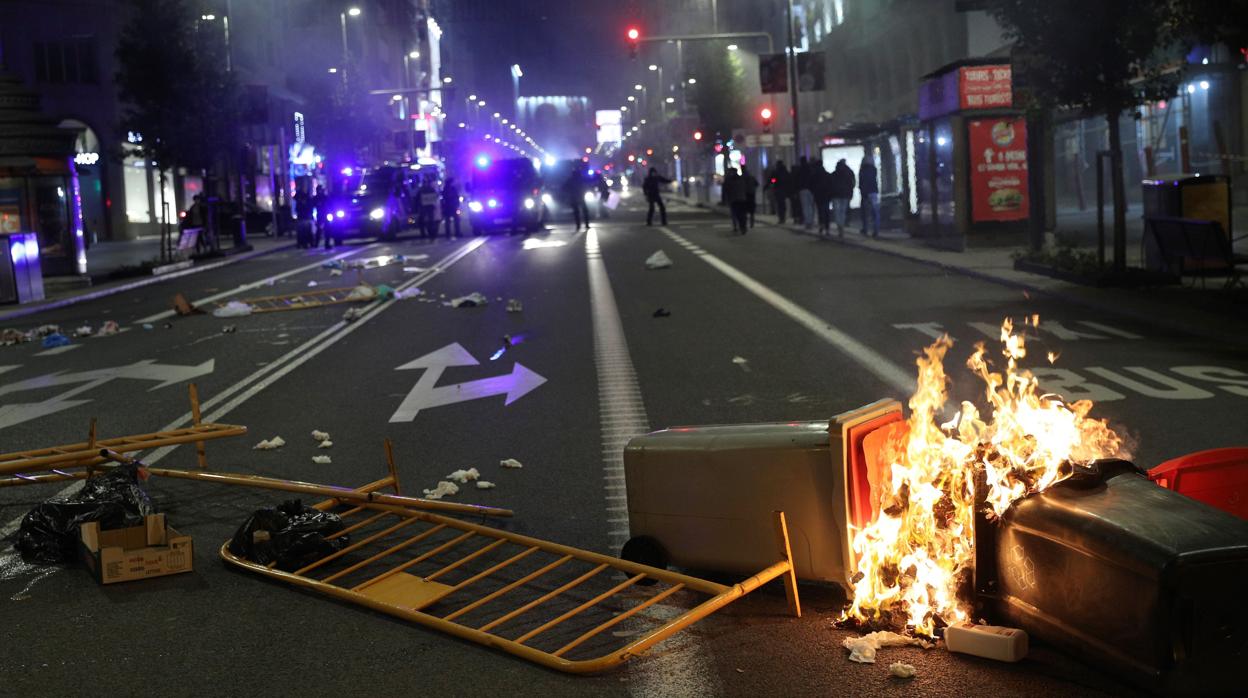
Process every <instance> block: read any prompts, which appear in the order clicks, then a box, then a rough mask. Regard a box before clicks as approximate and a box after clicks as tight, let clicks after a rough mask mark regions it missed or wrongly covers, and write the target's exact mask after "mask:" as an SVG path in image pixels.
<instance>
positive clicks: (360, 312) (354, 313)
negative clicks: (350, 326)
mask: <svg viewBox="0 0 1248 698" xmlns="http://www.w3.org/2000/svg"><path fill="white" fill-rule="evenodd" d="M362 317H364V308H347V312H345V313H343V314H342V321H343V322H355V321H356V320H359V319H360V318H362Z"/></svg>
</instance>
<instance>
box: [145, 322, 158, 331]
mask: <svg viewBox="0 0 1248 698" xmlns="http://www.w3.org/2000/svg"><path fill="white" fill-rule="evenodd" d="M143 329H145V330H151V329H155V328H154V327H153V326H152V323H150V322H145V323H143Z"/></svg>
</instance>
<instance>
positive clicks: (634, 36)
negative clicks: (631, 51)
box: [628, 27, 641, 41]
mask: <svg viewBox="0 0 1248 698" xmlns="http://www.w3.org/2000/svg"><path fill="white" fill-rule="evenodd" d="M640 38H641V30H640V29H638V28H637V27H629V28H628V40H629V41H636V40H638V39H640Z"/></svg>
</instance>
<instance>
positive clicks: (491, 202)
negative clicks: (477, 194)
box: [485, 199, 498, 208]
mask: <svg viewBox="0 0 1248 698" xmlns="http://www.w3.org/2000/svg"><path fill="white" fill-rule="evenodd" d="M485 205H486V206H489V207H490V208H498V199H490V200H489V201H487V202H485Z"/></svg>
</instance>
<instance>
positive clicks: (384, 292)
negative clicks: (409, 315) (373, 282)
mask: <svg viewBox="0 0 1248 698" xmlns="http://www.w3.org/2000/svg"><path fill="white" fill-rule="evenodd" d="M377 297H378V298H394V297H395V290H394V288H392V287H390V286H387V285H385V284H377Z"/></svg>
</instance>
